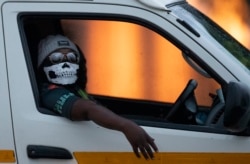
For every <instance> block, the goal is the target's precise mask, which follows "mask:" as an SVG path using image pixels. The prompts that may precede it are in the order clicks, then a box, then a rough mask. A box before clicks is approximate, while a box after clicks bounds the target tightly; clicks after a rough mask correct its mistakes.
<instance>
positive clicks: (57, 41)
mask: <svg viewBox="0 0 250 164" xmlns="http://www.w3.org/2000/svg"><path fill="white" fill-rule="evenodd" d="M80 59H81V55H80V52H79V50H78V48H77V47H76V45H75V44H74V43H73V42H72V41H71V40H69V39H68V38H67V37H66V36H62V35H49V36H48V37H46V38H45V39H43V40H41V41H40V43H39V46H38V69H39V70H40V71H41V72H42V73H43V75H44V76H45V77H46V78H45V81H44V82H43V83H42V85H41V92H40V93H41V102H42V105H43V106H44V107H46V108H48V109H50V110H51V111H54V112H56V113H58V114H59V115H61V116H63V117H66V118H68V119H70V120H73V121H79V120H92V121H94V122H95V123H96V124H98V125H100V126H102V127H105V128H109V129H113V130H117V131H120V132H122V133H123V134H124V135H125V136H126V138H127V140H128V142H129V143H130V144H131V146H132V149H133V151H134V153H135V155H136V156H137V157H138V158H139V157H140V156H141V155H140V152H141V154H142V155H143V157H144V158H145V159H153V158H154V151H155V152H157V151H158V148H157V146H156V144H155V143H154V139H153V138H151V137H150V136H149V135H148V134H147V133H146V131H144V129H142V128H141V127H140V126H138V125H137V124H135V123H134V122H132V121H130V120H128V119H125V118H123V117H120V116H118V115H116V114H115V113H113V112H112V111H110V110H109V109H107V108H106V107H104V106H102V105H100V104H98V103H96V102H95V101H93V100H92V99H91V98H90V96H89V95H88V93H87V92H86V91H85V89H84V88H81V87H80V86H79V85H77V83H76V81H77V79H78V78H79V77H78V75H79V71H80V70H79V62H80Z"/></svg>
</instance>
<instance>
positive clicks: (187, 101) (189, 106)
mask: <svg viewBox="0 0 250 164" xmlns="http://www.w3.org/2000/svg"><path fill="white" fill-rule="evenodd" d="M197 85H198V84H197V81H196V80H194V79H190V80H189V81H188V83H187V85H186V88H185V89H184V90H183V91H182V93H181V95H180V96H179V97H178V98H177V100H176V101H175V103H174V105H173V107H172V109H171V110H170V112H169V113H168V114H167V116H166V117H165V119H166V120H167V121H170V122H185V120H187V119H188V118H185V117H189V115H190V112H191V113H195V112H196V100H195V97H194V90H195V88H196V87H197ZM183 105H185V107H186V109H185V110H183V111H182V110H181V109H182V107H183ZM180 112H182V113H180Z"/></svg>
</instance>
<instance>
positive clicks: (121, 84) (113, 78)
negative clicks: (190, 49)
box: [62, 20, 220, 106]
mask: <svg viewBox="0 0 250 164" xmlns="http://www.w3.org/2000/svg"><path fill="white" fill-rule="evenodd" d="M62 27H63V30H64V32H65V34H66V35H68V36H70V37H71V38H72V39H73V40H74V41H75V42H76V43H77V44H78V45H79V46H80V47H81V50H82V51H83V52H84V54H85V58H86V59H87V67H88V83H87V90H88V91H89V92H90V93H92V94H100V95H106V96H114V97H123V98H131V99H141V100H154V101H160V102H168V103H173V102H175V100H176V99H177V97H178V96H179V95H180V93H181V92H182V90H183V89H184V88H185V86H186V84H187V82H188V81H189V79H195V80H197V81H198V87H197V89H196V91H195V94H196V98H197V101H198V104H199V105H204V106H210V105H211V103H212V98H211V97H210V96H209V95H210V93H212V94H215V92H216V90H217V89H218V88H219V87H220V86H219V84H218V83H217V82H216V81H215V80H213V79H210V78H206V77H203V76H202V75H200V74H199V73H197V72H196V71H195V70H194V69H193V68H191V67H190V66H189V65H188V64H187V63H186V61H185V60H184V59H183V57H182V51H181V50H180V49H178V48H177V47H176V46H174V45H173V44H172V43H171V42H170V41H168V40H167V39H166V38H164V37H162V36H161V35H159V34H157V33H156V32H154V31H152V30H150V29H148V28H145V27H143V26H141V25H137V24H134V23H128V22H120V21H103V20H102V21H101V20H63V21H62Z"/></svg>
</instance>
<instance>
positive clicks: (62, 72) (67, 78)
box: [43, 62, 79, 85]
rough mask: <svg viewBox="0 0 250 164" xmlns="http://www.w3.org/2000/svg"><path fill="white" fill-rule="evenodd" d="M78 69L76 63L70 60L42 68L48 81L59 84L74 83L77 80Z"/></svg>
mask: <svg viewBox="0 0 250 164" xmlns="http://www.w3.org/2000/svg"><path fill="white" fill-rule="evenodd" d="M78 69H79V65H78V64H75V63H70V62H62V63H58V64H54V65H51V66H45V67H44V68H43V70H44V72H45V74H46V76H47V79H48V81H50V82H52V83H55V84H61V85H69V84H74V83H75V82H76V80H77V70H78Z"/></svg>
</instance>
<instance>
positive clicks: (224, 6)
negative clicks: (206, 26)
mask: <svg viewBox="0 0 250 164" xmlns="http://www.w3.org/2000/svg"><path fill="white" fill-rule="evenodd" d="M188 2H189V3H190V4H191V5H193V6H195V7H197V8H198V9H199V10H200V11H202V12H203V13H205V14H206V15H207V16H209V17H210V18H211V19H213V20H214V21H215V22H216V23H218V24H219V25H220V26H221V27H223V28H224V29H225V30H226V31H228V32H229V33H230V34H231V35H232V36H233V37H235V38H236V39H237V40H238V41H239V42H240V43H242V44H243V45H244V46H246V47H247V48H248V49H250V37H249V36H250V22H249V20H250V8H249V6H248V4H247V2H246V1H245V0H209V1H204V0H188Z"/></svg>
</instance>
